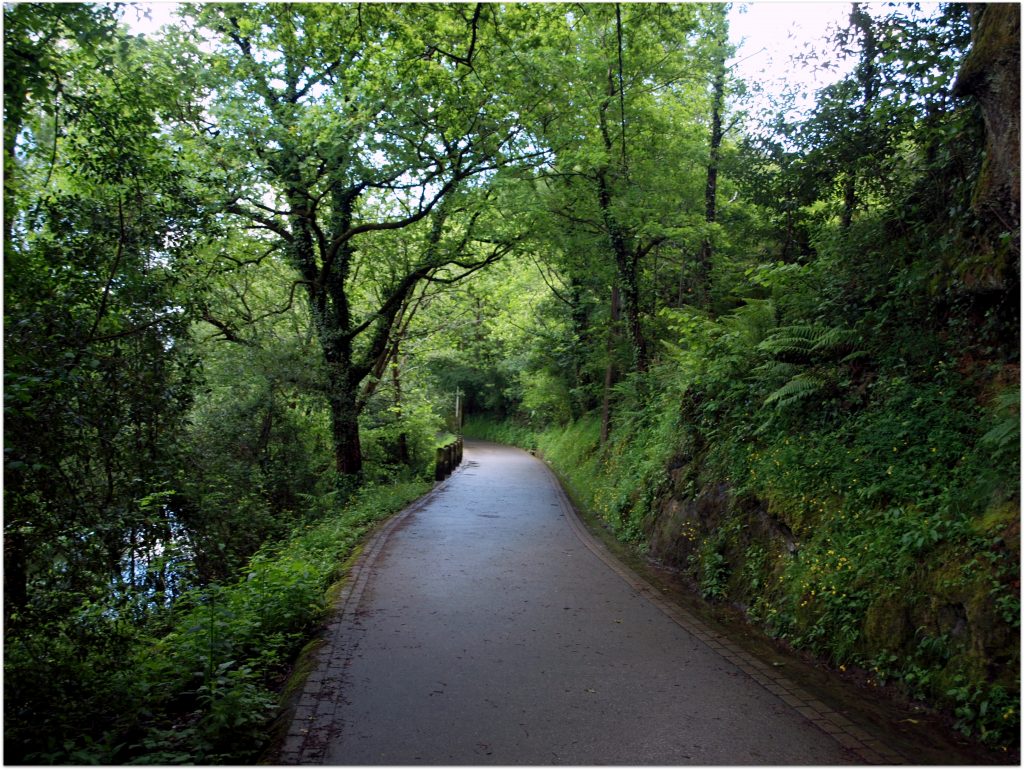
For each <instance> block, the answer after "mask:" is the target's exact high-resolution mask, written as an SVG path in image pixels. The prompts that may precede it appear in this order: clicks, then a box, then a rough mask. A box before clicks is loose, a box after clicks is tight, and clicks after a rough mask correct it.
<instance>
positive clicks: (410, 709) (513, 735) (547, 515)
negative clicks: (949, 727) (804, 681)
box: [282, 443, 863, 765]
mask: <svg viewBox="0 0 1024 770" xmlns="http://www.w3.org/2000/svg"><path fill="white" fill-rule="evenodd" d="M607 561H608V560H607V557H605V558H600V557H599V554H598V553H597V548H596V547H595V545H594V543H593V541H591V542H590V543H589V544H588V536H587V535H585V534H584V533H583V532H582V530H581V527H580V525H579V523H578V522H577V521H576V520H575V517H574V514H573V513H572V512H571V509H570V508H569V507H568V505H567V503H566V501H565V498H564V496H563V495H562V493H561V491H560V490H559V489H558V487H557V482H555V481H554V478H553V476H552V475H551V474H550V472H549V471H548V470H547V468H546V467H545V466H544V465H543V463H541V462H540V461H539V460H537V459H536V458H534V457H532V456H530V455H528V454H526V453H525V452H521V451H519V450H516V449H511V448H508V447H502V446H498V445H494V444H486V443H467V447H466V452H465V462H464V463H463V466H462V467H461V468H460V469H459V470H458V471H457V472H456V473H455V474H454V475H453V476H452V477H451V478H450V479H449V480H448V481H447V482H445V483H444V484H443V485H441V486H439V487H438V488H437V489H435V491H434V492H433V493H431V495H429V496H428V497H427V499H426V500H425V501H424V502H423V503H421V504H420V505H418V506H414V508H413V509H411V510H410V511H409V512H408V513H406V514H403V515H400V517H399V518H397V519H396V520H393V522H392V524H391V526H390V527H389V528H388V529H387V530H385V531H384V532H383V533H382V534H381V535H380V536H378V537H377V538H376V539H375V540H374V541H373V542H371V544H370V545H369V546H368V548H367V551H366V552H365V553H364V555H363V558H362V560H361V562H360V564H359V566H358V567H357V568H356V569H355V571H354V574H353V578H352V580H351V581H350V586H349V588H348V593H347V595H346V596H345V597H344V599H343V607H342V609H341V612H340V613H339V617H338V618H337V620H336V621H335V622H334V623H333V625H332V626H331V628H330V629H329V638H328V644H327V646H326V647H325V649H324V650H323V651H322V653H321V656H322V660H321V665H320V668H319V669H318V670H317V671H315V672H314V674H313V675H312V676H311V677H310V679H309V681H308V682H307V685H306V690H305V693H304V694H303V696H302V698H301V699H300V701H299V705H298V709H297V711H296V714H295V720H294V722H293V727H292V732H291V734H290V736H289V742H288V743H286V746H285V752H284V754H283V755H282V757H283V760H284V761H297V762H324V763H327V764H385V765H411V764H444V765H457V764H472V765H485V764H500V765H518V764H574V765H596V764H629V765H640V764H661V765H675V764H733V765H744V764H775V765H786V764H844V763H845V764H851V763H852V764H860V763H862V762H863V759H862V757H858V756H857V755H854V754H852V753H850V752H849V751H848V750H847V749H844V748H843V746H842V745H840V744H841V742H842V739H843V738H844V736H842V735H839V736H838V737H836V736H833V735H830V734H828V733H827V732H825V731H824V730H823V729H821V728H819V727H818V726H816V725H815V724H814V723H812V722H811V721H810V720H809V719H808V717H807V716H805V714H806V713H808V712H806V710H804V714H802V713H800V712H798V711H797V710H796V709H795V708H794V707H793V706H792V705H790V703H792V702H794V701H792V699H791V698H787V697H786V693H785V692H784V691H782V690H779V689H777V688H774V687H772V690H774V691H770V690H769V689H768V688H769V687H770V686H771V683H770V682H768V681H767V680H766V679H764V678H763V677H758V678H760V679H761V682H762V683H759V682H758V681H756V680H755V678H754V677H752V676H751V675H750V674H749V673H747V671H751V672H753V673H754V674H757V672H756V671H755V670H754V669H752V668H750V666H749V665H745V664H744V663H743V662H742V661H741V660H740V659H738V658H733V656H731V655H730V654H729V652H728V650H726V649H724V648H722V647H720V646H719V645H718V644H714V645H713V646H709V642H708V641H707V639H706V638H705V640H703V641H702V639H701V638H699V633H698V634H695V633H694V631H693V626H689V624H688V623H687V622H686V621H685V618H684V619H683V620H680V619H679V617H678V616H677V617H676V618H673V617H671V616H670V615H669V614H666V611H664V610H663V609H662V608H660V607H659V606H658V602H657V600H656V599H655V600H654V601H652V600H650V599H649V598H648V596H647V595H645V592H644V591H642V590H638V589H637V583H635V582H633V584H632V585H631V584H630V582H627V579H628V578H627V579H623V574H620V572H623V570H622V569H621V568H615V569H613V568H612V567H610V566H609V564H608V563H606V562H607ZM687 626H689V628H688V627H687ZM723 652H724V653H725V656H723ZM729 658H732V660H730V659H729ZM734 660H735V661H736V662H733V661H734ZM737 664H739V665H737ZM744 668H746V669H747V671H745V670H743V669H744ZM776 693H781V694H776ZM787 700H788V701H789V702H787ZM812 716H813V714H812ZM819 724H820V723H819ZM846 737H847V738H848V736H846ZM862 756H863V755H862Z"/></svg>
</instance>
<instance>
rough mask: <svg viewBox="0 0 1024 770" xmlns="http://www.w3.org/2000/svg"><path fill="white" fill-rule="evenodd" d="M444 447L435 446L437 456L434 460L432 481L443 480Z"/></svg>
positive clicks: (444, 474)
mask: <svg viewBox="0 0 1024 770" xmlns="http://www.w3.org/2000/svg"><path fill="white" fill-rule="evenodd" d="M444 461H445V454H444V447H438V448H437V457H436V459H435V460H434V481H444V477H445V476H446V475H447V474H446V473H445V467H444V466H445V462H444Z"/></svg>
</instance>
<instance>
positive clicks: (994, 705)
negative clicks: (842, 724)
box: [3, 3, 1020, 763]
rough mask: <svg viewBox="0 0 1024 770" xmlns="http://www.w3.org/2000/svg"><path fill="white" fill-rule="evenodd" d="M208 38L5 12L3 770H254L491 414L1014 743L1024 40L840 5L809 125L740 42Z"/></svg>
mask: <svg viewBox="0 0 1024 770" xmlns="http://www.w3.org/2000/svg"><path fill="white" fill-rule="evenodd" d="M180 10H181V18H180V21H179V22H177V23H176V24H174V25H173V26H172V27H169V28H167V29H166V30H165V32H164V34H162V35H160V36H144V35H135V34H132V33H131V32H130V31H129V29H128V27H127V26H126V25H125V23H124V15H125V14H126V13H133V12H134V10H133V9H131V7H127V6H123V5H83V4H57V3H53V4H47V3H10V4H6V5H5V6H4V221H3V227H4V233H3V237H4V359H5V363H4V416H5V422H4V618H5V624H4V635H5V636H4V638H5V661H4V666H5V685H6V686H5V688H4V689H5V695H4V697H5V747H6V750H7V752H8V758H9V759H10V760H11V761H17V762H22V761H24V762H30V763H67V762H93V761H95V762H103V763H121V762H126V761H143V762H146V761H148V762H156V763H169V762H170V763H174V762H239V761H252V760H253V759H254V758H255V757H256V756H258V752H259V750H260V749H261V743H260V741H261V740H262V738H263V737H265V725H266V722H267V720H268V719H269V718H270V717H271V716H272V715H273V710H274V704H275V695H274V692H275V687H278V686H279V685H280V680H281V677H282V675H283V672H284V671H286V670H287V666H288V665H289V663H290V662H291V660H292V659H293V658H294V655H295V654H296V653H297V652H298V650H299V649H300V648H301V647H302V645H303V644H304V643H305V642H306V641H307V640H308V638H309V637H310V635H311V634H312V633H313V632H314V630H315V628H316V627H317V624H318V623H319V622H320V619H321V618H322V612H323V609H324V606H325V604H324V598H323V594H324V590H325V589H326V587H327V586H328V585H329V584H330V583H331V582H333V581H334V580H336V579H337V578H338V577H339V576H340V573H339V571H338V570H340V566H339V565H340V563H341V562H342V561H343V559H344V557H345V556H346V555H347V554H348V553H351V548H352V547H353V546H354V543H355V542H356V540H357V538H358V536H359V535H360V534H361V533H362V532H364V531H366V529H367V528H368V527H369V526H370V525H371V524H372V522H373V521H375V520H377V519H378V518H380V517H382V516H384V515H386V514H387V513H388V512H389V511H392V510H395V509H396V508H398V507H400V506H401V505H402V504H404V503H405V502H407V501H408V500H410V499H412V498H413V497H415V496H416V495H417V494H419V493H421V492H422V491H423V490H424V489H426V488H427V484H428V483H429V480H430V479H431V478H433V468H432V465H431V464H432V462H433V458H434V450H435V447H436V446H438V445H439V444H440V443H444V442H446V441H447V440H449V438H450V435H451V434H452V433H457V432H459V431H460V430H461V428H462V426H461V425H460V424H459V422H458V421H457V420H456V419H455V402H456V398H458V399H459V403H460V405H464V407H465V411H466V414H467V415H468V419H469V423H468V426H467V430H475V431H476V432H477V433H478V434H479V435H490V436H500V437H504V438H506V439H509V440H514V441H519V442H520V443H527V444H530V445H531V448H536V447H537V446H540V447H541V448H542V449H544V451H545V453H546V454H547V455H548V456H549V457H550V459H551V461H552V462H553V463H554V464H555V466H556V468H558V470H559V472H560V473H561V474H562V475H563V476H565V477H566V478H568V479H569V480H570V481H572V483H574V484H576V485H577V486H578V487H579V488H578V489H577V492H578V494H579V496H580V498H581V500H583V501H585V502H586V504H587V505H588V506H589V507H591V508H593V509H594V510H595V511H597V512H598V513H599V515H601V516H602V517H603V518H604V519H605V521H606V522H607V524H608V526H609V527H610V528H611V529H613V530H614V531H615V533H616V535H617V536H619V537H620V538H621V539H623V540H626V541H628V542H631V543H634V544H635V545H636V546H637V547H638V548H640V549H641V550H644V551H645V552H648V553H650V554H651V555H652V556H655V557H657V558H659V559H662V560H663V561H666V562H669V563H672V564H675V565H677V566H679V568H680V569H682V570H683V571H685V572H686V574H688V575H689V576H690V578H691V579H692V581H693V582H694V585H695V587H696V588H697V590H699V591H700V592H701V593H702V594H704V596H705V597H706V598H708V599H709V600H711V601H730V602H733V603H735V604H738V605H740V606H742V607H743V608H744V611H745V612H746V614H747V615H748V617H749V619H750V620H751V622H753V623H755V624H758V625H759V626H761V627H762V628H764V629H765V630H766V631H767V632H769V633H770V634H772V635H773V636H776V637H778V638H781V639H785V640H787V642H788V643H791V644H793V645H794V646H796V647H799V648H803V649H809V650H811V651H812V652H814V653H815V654H816V655H818V656H819V657H821V658H822V659H823V660H827V661H829V662H831V663H832V664H834V665H836V666H839V665H842V666H843V667H844V670H845V667H846V666H860V667H862V668H863V669H864V670H867V671H870V670H874V671H875V672H879V673H878V674H876V676H878V677H879V678H880V679H886V680H889V681H892V682H896V683H898V684H899V685H900V686H901V687H903V688H904V689H905V690H906V691H907V692H908V693H909V694H910V695H911V696H912V697H917V698H923V699H926V700H928V701H929V702H931V703H934V704H937V705H939V706H941V707H943V708H946V709H947V710H949V712H950V713H951V714H954V716H955V719H956V720H957V725H958V727H959V728H960V729H961V730H962V731H963V732H964V733H967V734H970V735H973V736H975V737H977V738H980V739H983V740H985V741H986V742H988V743H989V744H991V745H993V746H998V747H1005V746H1009V745H1011V744H1012V743H1013V742H1014V741H1015V740H1016V737H1015V735H1016V733H1015V731H1016V730H1017V725H1019V713H1018V712H1019V651H1016V650H1015V645H1017V644H1018V643H1019V484H1018V480H1019V419H1020V418H1019V399H1020V396H1019V336H1018V330H1019V285H1020V207H1019V196H1020V181H1019V164H1020V160H1019V157H1020V156H1019V141H1020V140H1019V116H1020V115H1019V91H1020V83H1019V68H1020V61H1019V58H1020V57H1019V48H1020V38H1019V26H1020V21H1019V8H1018V7H1017V6H1016V5H1012V4H1011V5H996V4H993V5H975V6H968V5H964V4H957V3H950V4H942V5H935V6H928V7H927V8H923V9H922V8H921V7H919V6H916V5H915V6H911V5H901V4H885V5H882V4H877V5H876V4H861V3H854V4H852V6H851V8H850V13H849V17H848V21H847V23H846V24H845V25H843V26H842V27H841V28H839V29H837V30H835V31H834V34H833V36H832V38H831V39H830V40H829V41H824V42H823V43H822V45H821V47H820V50H816V51H814V52H812V54H808V56H807V57H805V60H804V61H803V62H794V65H793V66H806V67H813V66H815V63H816V62H817V63H818V66H820V65H821V62H823V61H824V62H834V61H838V60H843V61H845V62H847V63H849V65H850V66H849V68H848V71H849V74H847V75H846V76H844V77H842V78H841V79H840V80H838V81H837V82H835V83H833V84H832V85H830V86H828V87H827V88H824V89H822V90H821V91H820V93H819V94H818V95H817V101H816V106H815V107H814V109H813V110H812V111H811V112H810V113H809V114H808V115H807V116H805V117H804V118H803V119H801V120H799V121H794V120H793V119H792V118H791V116H790V114H789V112H788V111H787V105H786V103H785V100H784V99H783V98H782V95H776V96H777V97H778V98H776V100H775V101H774V102H772V107H773V109H772V110H770V111H769V112H770V114H769V115H768V116H767V117H765V115H764V114H755V113H754V111H753V110H751V109H748V108H749V101H747V100H745V99H744V95H745V94H746V93H747V86H746V84H744V83H743V82H742V81H740V80H739V79H738V78H737V77H736V75H735V71H734V69H733V66H732V64H731V61H732V58H733V50H732V47H731V46H730V44H729V35H728V6H726V5H723V4H701V3H686V4H678V5H675V4H662V3H657V4H655V3H626V4H614V5H612V4H590V3H582V4H532V3H531V4H514V3H510V4H489V3H460V4H430V3H423V4H421V3H415V4H375V3H353V4H321V3H311V4H303V3H298V4H277V3H269V4H255V3H241V4H228V3H210V4H186V5H182V6H181V7H180ZM588 463H591V464H590V465H588ZM712 498H714V500H717V501H718V502H714V503H712V502H709V501H711V500H712ZM688 506H689V507H688ZM681 511H682V513H680V512H681ZM686 511H690V512H691V513H686ZM693 511H698V512H697V513H693ZM756 522H761V523H760V524H756ZM758 527H761V528H762V529H763V531H761V529H758ZM686 533H691V534H686ZM837 554H842V555H843V561H840V560H839V556H838V555H837ZM815 565H816V566H815ZM812 567H813V568H812ZM253 576H258V577H253ZM257 584H258V585H257ZM257 588H258V591H257ZM811 597H816V598H814V599H813V600H812V598H811ZM825 597H828V598H825ZM935 597H939V598H935ZM285 608H287V609H285ZM275 624H276V625H275ZM126 704H130V705H131V706H132V708H126ZM239 714H245V715H246V716H244V717H241V716H239ZM253 736H258V737H256V738H254V737H253Z"/></svg>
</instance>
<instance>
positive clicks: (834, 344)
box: [757, 324, 863, 363]
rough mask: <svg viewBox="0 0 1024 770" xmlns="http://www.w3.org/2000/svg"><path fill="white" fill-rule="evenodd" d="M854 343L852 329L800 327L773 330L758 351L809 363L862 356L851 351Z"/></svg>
mask: <svg viewBox="0 0 1024 770" xmlns="http://www.w3.org/2000/svg"><path fill="white" fill-rule="evenodd" d="M856 342H857V333H856V332H855V331H854V330H853V329H841V328H838V327H832V326H819V325H807V324H802V325H796V326H782V327H780V328H778V329H776V330H775V332H774V333H772V334H771V335H770V336H769V337H767V338H766V339H765V340H764V341H763V342H761V344H760V345H758V346H757V349H758V350H759V351H761V352H763V353H768V354H769V355H771V356H773V357H774V358H777V359H779V360H782V361H791V362H793V363H810V362H811V361H813V360H816V359H818V360H821V359H834V358H838V357H840V356H846V357H850V356H853V355H856V354H859V353H863V351H855V350H854V348H855V346H856Z"/></svg>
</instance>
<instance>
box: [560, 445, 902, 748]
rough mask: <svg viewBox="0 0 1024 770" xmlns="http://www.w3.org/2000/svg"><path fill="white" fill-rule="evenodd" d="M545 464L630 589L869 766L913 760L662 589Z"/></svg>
mask: <svg viewBox="0 0 1024 770" xmlns="http://www.w3.org/2000/svg"><path fill="white" fill-rule="evenodd" d="M543 465H544V468H545V470H546V471H547V473H548V479H549V481H550V482H551V485H552V487H554V489H555V496H556V497H557V498H558V501H559V505H560V506H561V508H562V512H563V513H564V514H565V518H566V519H567V520H568V521H569V524H570V526H571V527H572V529H573V531H574V532H575V533H576V536H577V537H578V538H579V540H580V542H582V543H583V545H585V546H586V547H587V548H588V549H589V550H590V551H591V552H592V553H593V554H594V555H595V556H597V558H599V559H600V560H601V561H603V562H604V563H605V564H606V565H607V566H608V567H609V569H611V570H612V571H613V572H615V573H616V574H617V575H618V576H619V577H621V578H622V579H623V580H624V581H626V583H627V584H628V585H629V587H630V588H632V589H633V590H634V591H636V592H637V593H638V594H640V595H642V596H643V597H644V598H646V599H647V600H648V601H649V602H650V603H651V604H653V605H654V606H655V607H657V608H658V609H659V610H661V611H662V612H663V613H664V614H665V615H667V616H668V617H669V618H671V619H672V620H673V621H675V622H676V623H677V624H678V625H679V626H681V627H682V628H683V629H684V630H686V631H687V632H689V633H690V634H692V635H693V636H695V637H697V639H699V640H700V641H701V642H703V643H704V644H705V645H707V646H708V647H709V648H710V649H711V650H713V651H714V652H716V653H718V654H719V655H721V656H722V657H723V658H725V659H726V660H728V661H729V662H730V663H732V664H733V665H734V666H736V668H738V669H739V670H740V671H742V672H743V673H744V674H746V675H747V676H749V677H750V678H751V679H753V680H754V681H755V682H757V683H758V684H759V685H761V686H762V687H764V688H765V689H766V690H768V692H770V693H772V694H773V695H775V696H776V697H778V698H779V700H781V701H782V702H783V703H785V704H786V705H787V706H789V707H790V708H792V709H793V710H795V711H796V712H797V713H798V714H800V715H801V716H803V717H804V718H805V719H807V720H808V721H809V722H810V723H811V724H813V725H814V726H815V727H817V728H818V729H820V730H821V731H823V732H824V733H826V734H827V735H829V736H831V737H832V739H833V740H835V741H836V742H837V743H838V744H839V745H840V746H842V747H843V748H844V749H847V750H849V751H850V752H851V753H853V754H854V755H855V756H857V757H858V758H859V759H861V760H862V761H863V762H864V763H865V764H869V765H905V764H913V763H911V762H910V761H909V760H908V759H907V758H906V757H905V756H903V755H902V754H900V753H899V752H897V751H895V750H893V749H891V748H889V747H887V746H884V745H883V744H882V743H881V742H880V741H877V740H874V739H873V738H872V736H871V735H870V734H869V733H867V732H866V731H864V730H863V729H861V728H859V727H857V726H856V725H855V724H854V723H853V722H851V721H850V720H849V719H847V718H846V717H845V716H843V715H842V714H840V713H838V712H836V711H833V710H831V709H830V708H829V707H828V706H827V705H825V704H824V703H822V702H821V701H820V700H818V699H817V698H815V697H814V696H813V695H811V694H810V693H809V692H807V691H806V690H805V689H803V688H802V687H800V686H799V685H798V684H796V683H795V682H793V681H792V680H790V679H789V678H788V677H786V676H784V675H783V674H781V673H779V672H778V671H777V670H776V669H775V668H773V667H771V666H768V665H766V664H765V663H764V661H762V660H760V659H759V658H757V657H755V656H753V655H751V654H750V653H749V652H747V651H746V650H744V649H742V648H741V647H739V646H738V645H737V644H736V643H735V642H733V641H732V640H730V639H729V638H728V637H727V636H724V635H722V634H719V633H717V632H715V631H714V630H712V629H711V628H710V627H709V626H708V625H707V624H705V623H704V622H703V621H702V620H700V619H699V618H696V617H694V616H693V615H692V614H690V613H689V612H687V611H686V610H685V609H684V608H683V607H680V606H679V605H678V604H676V603H675V602H672V601H669V600H668V599H666V598H665V597H663V596H662V595H661V592H660V591H659V590H658V589H657V588H655V587H654V586H653V585H651V584H650V583H649V582H647V581H646V580H645V579H644V578H642V577H641V576H640V575H638V574H636V573H635V572H633V570H631V569H629V568H628V567H626V566H625V565H624V564H622V563H621V562H620V561H619V560H618V559H616V558H615V556H613V555H612V554H611V552H609V551H608V549H607V548H606V547H605V546H604V544H603V543H601V542H600V541H599V540H598V539H597V538H596V537H594V535H592V534H591V532H590V530H588V529H587V527H586V525H585V524H584V523H583V520H582V519H581V518H580V515H579V513H578V512H577V511H576V507H575V506H574V505H573V504H572V502H571V501H570V500H569V497H568V495H566V493H565V490H564V489H563V488H562V484H561V482H560V481H559V480H558V477H557V476H556V475H555V473H554V471H552V470H551V468H550V467H549V466H548V465H547V463H543Z"/></svg>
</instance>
